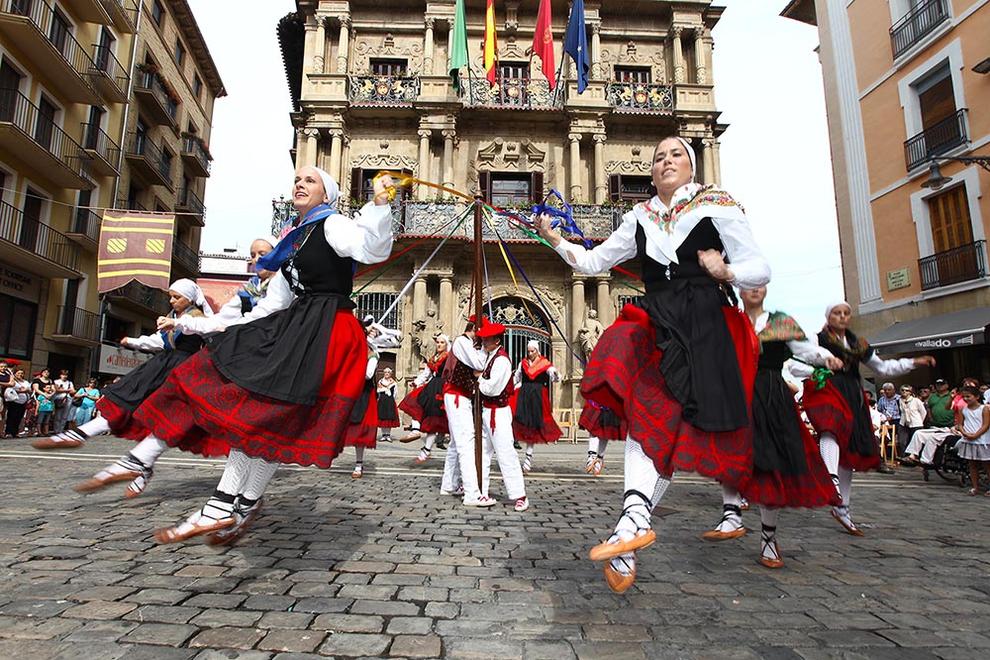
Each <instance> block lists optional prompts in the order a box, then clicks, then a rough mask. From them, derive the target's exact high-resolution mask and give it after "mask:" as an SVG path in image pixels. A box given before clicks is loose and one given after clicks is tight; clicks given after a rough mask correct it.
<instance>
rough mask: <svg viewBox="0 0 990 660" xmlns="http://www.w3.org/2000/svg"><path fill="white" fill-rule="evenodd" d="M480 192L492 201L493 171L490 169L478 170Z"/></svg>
mask: <svg viewBox="0 0 990 660" xmlns="http://www.w3.org/2000/svg"><path fill="white" fill-rule="evenodd" d="M478 192H479V193H480V194H481V195H483V196H484V198H485V199H486V200H489V201H491V198H492V173H491V172H489V171H488V170H479V171H478Z"/></svg>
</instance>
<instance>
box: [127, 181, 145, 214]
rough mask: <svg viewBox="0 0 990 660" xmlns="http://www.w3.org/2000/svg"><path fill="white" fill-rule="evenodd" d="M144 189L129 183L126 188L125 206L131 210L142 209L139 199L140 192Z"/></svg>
mask: <svg viewBox="0 0 990 660" xmlns="http://www.w3.org/2000/svg"><path fill="white" fill-rule="evenodd" d="M143 192H144V191H143V190H141V189H140V188H138V187H137V186H135V185H133V184H132V185H131V186H129V187H128V188H127V208H128V209H131V210H138V209H143V208H144V207H143V206H142V205H141V202H140V201H139V200H140V199H141V193H143Z"/></svg>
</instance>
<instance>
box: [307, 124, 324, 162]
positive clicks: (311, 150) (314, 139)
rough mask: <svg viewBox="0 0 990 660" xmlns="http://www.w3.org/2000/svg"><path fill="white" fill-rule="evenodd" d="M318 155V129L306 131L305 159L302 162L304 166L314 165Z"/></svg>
mask: <svg viewBox="0 0 990 660" xmlns="http://www.w3.org/2000/svg"><path fill="white" fill-rule="evenodd" d="M319 153H320V130H319V129H318V128H307V129H306V158H305V160H304V161H303V163H304V164H306V165H314V166H315V165H316V159H317V158H318V156H319Z"/></svg>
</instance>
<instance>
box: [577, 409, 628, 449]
mask: <svg viewBox="0 0 990 660" xmlns="http://www.w3.org/2000/svg"><path fill="white" fill-rule="evenodd" d="M578 426H579V427H580V428H582V429H584V430H585V431H587V432H588V433H590V434H591V435H593V436H595V437H596V438H598V439H599V440H625V439H626V434H627V432H626V423H625V422H624V421H622V418H620V417H619V416H618V415H616V414H615V413H614V412H612V411H611V410H609V409H608V408H602V407H601V406H599V405H597V404H595V403H594V402H592V401H585V402H584V407H583V408H581V418H580V419H579V420H578Z"/></svg>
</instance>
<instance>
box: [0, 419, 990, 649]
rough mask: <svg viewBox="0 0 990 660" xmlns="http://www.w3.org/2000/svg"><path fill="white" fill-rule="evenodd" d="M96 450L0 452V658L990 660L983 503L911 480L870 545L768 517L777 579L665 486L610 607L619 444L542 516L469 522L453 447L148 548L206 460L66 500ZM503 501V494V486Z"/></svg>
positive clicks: (898, 483) (286, 495) (377, 458)
mask: <svg viewBox="0 0 990 660" xmlns="http://www.w3.org/2000/svg"><path fill="white" fill-rule="evenodd" d="M128 445H129V443H127V442H125V441H119V440H106V439H96V440H94V441H92V442H91V443H90V444H89V445H88V446H87V447H84V448H82V449H79V450H76V451H75V452H62V453H57V454H56V453H47V454H42V453H40V452H37V451H35V450H33V449H31V447H30V446H29V444H28V443H27V441H23V440H19V441H5V443H4V444H3V446H2V449H0V454H2V456H0V458H2V463H0V480H2V482H3V484H4V499H3V505H2V507H0V564H2V569H3V571H2V582H0V657H2V658H15V657H17V658H31V659H32V660H33V659H41V658H56V657H57V658H100V659H105V660H112V659H113V658H129V659H130V658H165V659H171V658H176V659H183V658H197V659H199V660H207V659H210V660H212V659H214V658H244V659H252V660H253V659H256V658H257V659H263V658H279V659H280V660H287V659H289V658H304V657H316V656H320V657H326V656H338V657H350V656H372V657H377V656H387V657H408V658H423V657H448V658H515V657H520V658H534V659H535V658H553V659H555V660H556V659H562V658H574V657H577V658H582V659H583V658H615V659H617V658H680V657H685V658H689V657H710V658H757V657H763V658H767V657H769V658H801V657H803V658H810V659H816V658H832V657H842V658H859V657H863V658H866V657H869V658H876V657H883V658H910V659H913V658H919V659H920V658H935V657H939V658H974V657H986V656H987V654H988V653H990V636H988V635H987V634H986V631H987V617H988V615H990V602H988V594H990V580H988V578H987V576H988V575H990V559H988V557H990V555H988V554H987V552H986V548H987V547H988V546H990V533H988V532H987V531H986V525H985V522H986V520H987V512H988V511H990V498H983V497H979V498H970V497H966V496H965V495H964V491H962V490H961V489H960V488H958V487H956V486H953V485H949V484H946V483H944V482H941V480H939V479H938V477H933V479H934V481H933V482H931V483H927V484H926V483H923V482H922V481H921V476H920V474H918V473H915V472H910V471H905V470H901V471H899V473H898V474H897V475H895V476H892V477H883V476H872V475H871V476H867V477H861V478H859V479H858V480H857V481H856V482H855V486H854V490H853V498H854V499H853V505H854V506H853V511H854V514H855V516H856V519H857V520H858V521H859V522H860V523H861V525H862V526H863V528H864V529H865V531H866V537H865V538H858V539H857V538H853V537H851V536H847V535H845V534H842V533H841V531H840V528H839V526H838V525H837V524H836V523H835V522H834V521H833V520H832V519H831V518H830V517H829V516H828V514H827V512H826V511H824V510H823V511H813V512H805V511H788V512H784V513H783V514H782V516H781V523H780V525H781V526H780V532H779V538H780V545H781V549H782V552H783V555H784V559H785V561H786V562H787V564H786V567H785V568H784V569H783V570H779V571H769V570H767V569H765V568H763V567H761V566H759V565H758V564H757V563H756V561H755V559H756V556H757V553H758V550H759V547H758V545H759V532H758V530H759V517H758V512H757V511H756V510H755V509H754V510H753V511H750V512H749V513H747V514H745V519H746V522H747V523H748V525H749V527H750V529H751V531H750V533H749V534H748V535H747V536H746V537H744V538H743V539H741V540H737V541H730V542H726V543H723V544H707V543H704V542H703V541H701V540H699V538H698V536H699V534H700V532H702V531H704V530H705V529H706V528H708V527H709V526H710V525H711V524H712V523H714V521H715V520H716V519H717V518H718V516H719V513H720V505H721V501H720V498H719V493H720V491H719V489H718V487H717V485H716V484H713V483H711V482H707V481H705V480H702V479H698V478H696V477H692V476H685V477H683V478H678V479H676V480H675V481H674V484H673V486H672V487H671V489H670V491H669V492H668V494H667V496H666V498H665V500H664V502H663V507H664V508H662V509H661V510H660V511H658V514H659V515H658V516H657V517H655V525H656V527H657V529H658V533H659V540H658V543H657V544H656V545H655V546H653V547H652V548H650V549H648V550H646V551H645V552H643V553H642V554H641V561H640V564H639V579H638V581H637V584H636V586H635V587H634V588H633V589H632V590H631V591H630V592H628V593H627V594H626V595H624V596H616V595H613V594H612V593H610V592H609V591H608V589H607V587H606V586H605V584H604V581H603V580H602V576H601V566H598V565H595V564H593V563H592V562H590V561H588V560H587V559H586V554H587V550H588V548H589V547H590V546H591V545H593V544H594V543H596V542H597V541H598V540H599V539H600V538H602V537H603V536H604V535H606V533H607V532H608V531H609V530H610V528H611V525H612V524H613V523H614V519H615V515H616V513H617V506H618V504H619V497H620V493H619V491H620V490H621V488H622V484H621V450H622V448H621V446H613V447H611V448H610V452H611V456H610V457H609V460H607V462H606V472H605V475H604V476H603V477H601V478H599V479H592V478H590V477H586V476H585V475H584V474H583V473H582V472H581V471H580V467H581V466H583V462H584V448H583V445H577V446H574V445H566V446H565V445H560V446H558V447H550V448H546V449H540V448H538V449H537V472H536V473H535V474H534V475H532V476H531V478H530V479H528V480H527V488H528V490H529V493H530V498H531V501H532V507H531V508H530V510H529V511H527V512H525V513H523V514H517V513H515V512H513V511H512V508H511V505H508V504H506V505H500V506H498V507H495V508H493V509H491V510H465V509H463V508H462V507H461V506H460V505H459V503H458V501H457V500H456V499H455V498H450V497H441V496H440V495H438V493H437V491H438V487H439V470H440V466H441V464H442V457H443V452H435V456H439V458H434V460H433V461H432V462H431V463H429V464H428V465H427V466H426V467H424V468H414V467H412V459H413V457H414V456H415V448H416V447H417V446H416V445H410V446H406V447H403V446H400V445H386V446H385V448H383V449H380V450H378V451H377V452H371V454H370V456H369V458H370V461H369V462H368V467H367V470H366V476H365V478H364V479H363V480H360V481H354V480H352V479H350V477H349V476H348V475H349V471H350V466H351V463H350V461H351V460H352V454H351V453H350V452H348V453H345V455H344V456H343V457H342V458H341V459H340V461H339V464H338V466H337V467H336V468H335V469H334V470H332V471H331V472H322V471H316V470H299V469H295V470H294V469H284V470H282V471H280V472H279V474H278V475H277V476H276V478H275V480H274V481H273V483H272V485H271V487H270V489H269V492H268V496H267V502H266V508H265V510H264V512H263V514H262V515H261V517H260V518H259V520H258V522H257V524H256V526H255V527H254V528H253V529H252V530H251V531H250V532H249V533H248V534H247V535H246V536H245V537H244V538H243V539H242V540H241V541H240V543H239V544H238V545H236V546H235V547H232V548H226V549H223V548H220V549H217V548H211V547H209V546H207V545H205V544H203V543H202V542H200V541H195V540H194V541H191V542H188V543H185V544H179V545H168V546H159V545H156V544H155V543H154V542H153V541H152V539H151V532H152V530H153V529H154V528H155V527H159V526H164V525H168V524H172V523H174V522H176V521H178V520H179V519H180V518H182V517H184V516H185V515H187V514H188V513H189V512H190V511H191V510H193V509H194V508H195V507H197V506H198V505H200V504H201V503H202V502H203V501H204V500H205V498H206V497H207V496H208V495H209V493H210V492H211V491H212V488H213V487H214V485H215V483H216V480H217V478H218V477H219V474H220V466H221V463H220V462H219V461H203V460H197V459H192V458H190V457H187V456H182V455H178V454H174V453H173V454H166V455H165V457H164V458H163V459H162V461H161V462H160V463H159V465H158V466H157V468H158V469H157V472H156V475H155V478H154V480H153V481H152V483H151V486H150V488H149V490H148V491H147V492H146V493H145V495H144V496H142V497H140V498H138V499H137V500H134V501H125V500H124V499H123V497H122V495H123V491H124V487H123V486H124V485H123V484H121V485H118V486H114V487H111V488H109V489H107V490H106V491H103V492H101V493H98V494H95V495H89V496H83V495H78V494H76V493H75V492H73V491H72V489H71V486H72V485H73V484H74V483H75V482H76V481H77V480H80V479H82V478H84V477H87V476H89V475H90V474H92V473H93V472H95V471H96V469H98V468H99V467H100V466H102V465H103V464H104V463H106V462H108V461H109V460H110V459H111V458H114V457H116V456H117V455H119V454H120V453H122V451H123V450H125V449H126V448H127V447H128ZM494 483H496V484H498V486H497V489H496V488H493V491H494V492H493V494H495V493H500V492H501V482H500V481H498V480H496V481H495V482H494Z"/></svg>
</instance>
